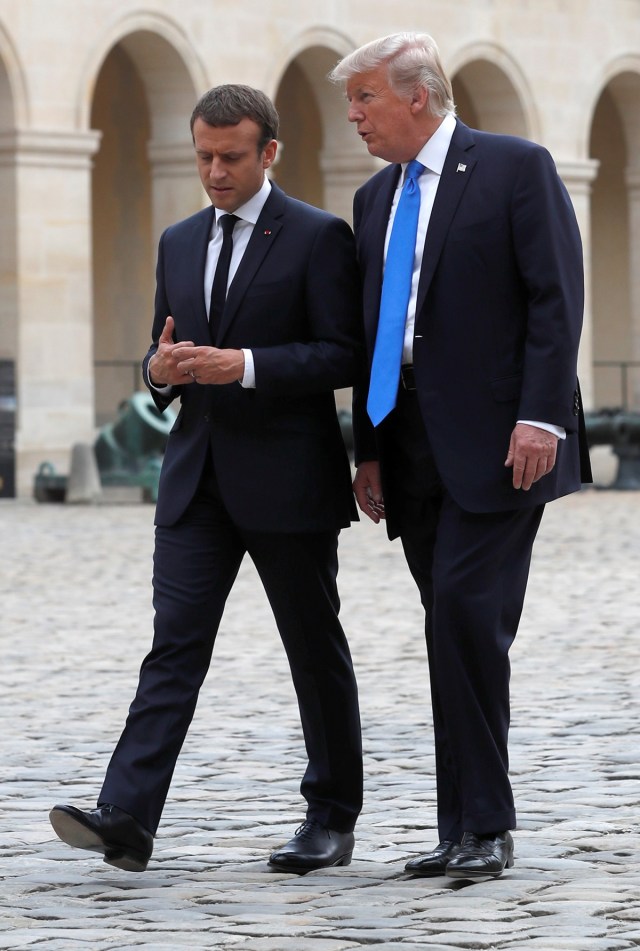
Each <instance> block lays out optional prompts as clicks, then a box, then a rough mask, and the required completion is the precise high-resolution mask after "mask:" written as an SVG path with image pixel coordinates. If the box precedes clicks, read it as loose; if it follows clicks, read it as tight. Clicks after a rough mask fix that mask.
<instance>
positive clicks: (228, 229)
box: [209, 215, 240, 339]
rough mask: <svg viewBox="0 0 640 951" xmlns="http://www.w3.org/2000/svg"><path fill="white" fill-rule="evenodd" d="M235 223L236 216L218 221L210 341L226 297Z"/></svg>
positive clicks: (223, 216)
mask: <svg viewBox="0 0 640 951" xmlns="http://www.w3.org/2000/svg"><path fill="white" fill-rule="evenodd" d="M237 221H240V219H239V218H238V217H237V216H236V215H221V217H220V218H219V219H218V224H219V226H220V227H221V228H222V247H221V249H220V256H219V257H218V263H217V264H216V272H215V274H214V275H213V284H212V285H211V303H210V305H209V327H210V329H211V337H212V339H215V332H216V330H217V328H218V327H219V326H220V318H221V317H222V311H223V310H224V302H225V300H226V297H227V284H228V283H229V265H230V264H231V252H232V251H233V229H234V227H235V225H236V222H237Z"/></svg>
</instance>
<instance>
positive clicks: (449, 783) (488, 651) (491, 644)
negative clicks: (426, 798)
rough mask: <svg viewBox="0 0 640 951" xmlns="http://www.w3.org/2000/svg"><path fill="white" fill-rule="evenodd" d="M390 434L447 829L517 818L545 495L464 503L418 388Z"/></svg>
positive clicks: (455, 835) (483, 829)
mask: <svg viewBox="0 0 640 951" xmlns="http://www.w3.org/2000/svg"><path fill="white" fill-rule="evenodd" d="M388 440H389V458H390V459H391V460H392V466H391V468H390V472H389V480H390V488H389V491H390V493H391V494H392V502H393V504H394V508H395V509H396V510H397V512H398V514H399V518H400V528H401V535H400V537H401V541H402V545H403V548H404V552H405V556H406V559H407V563H408V565H409V569H410V570H411V573H412V575H413V577H414V579H415V581H416V583H417V585H418V588H419V591H420V597H421V600H422V604H423V606H424V609H425V633H426V641H427V654H428V660H429V676H430V685H431V703H432V710H433V726H434V740H435V758H436V779H437V794H438V831H439V837H440V839H441V840H442V839H453V840H455V841H459V840H460V839H461V837H462V834H463V833H464V832H466V831H472V832H477V833H480V834H483V833H489V832H500V831H504V830H506V829H512V828H514V827H515V824H516V814H515V808H514V801H513V793H512V790H511V784H510V781H509V775H508V769H509V757H508V749H507V741H508V732H509V720H510V704H509V679H510V663H509V656H508V655H509V648H510V647H511V644H512V643H513V639H514V638H515V635H516V631H517V629H518V623H519V621H520V615H521V613H522V607H523V603H524V597H525V591H526V585H527V578H528V573H529V566H530V561H531V551H532V547H533V542H534V540H535V537H536V533H537V531H538V527H539V525H540V520H541V518H542V513H543V509H544V506H534V507H532V508H527V509H523V510H517V511H515V510H514V511H507V512H490V513H482V514H476V513H471V512H466V511H464V510H463V509H461V508H460V506H458V505H457V504H456V503H455V501H454V500H453V499H452V498H451V496H450V495H449V494H448V493H447V491H446V489H445V488H444V486H443V485H442V482H441V480H440V477H439V475H438V471H437V468H436V466H435V461H434V459H433V456H432V453H431V449H430V446H429V441H428V436H427V433H426V432H425V428H424V425H423V422H422V417H421V414H420V410H419V407H418V401H417V397H416V395H415V393H411V394H407V393H403V394H401V396H400V398H399V403H398V407H397V409H396V411H395V413H394V415H393V417H392V419H391V420H390V421H389V429H388ZM506 448H507V447H505V455H506ZM461 464H463V463H461Z"/></svg>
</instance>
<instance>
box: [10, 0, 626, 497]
mask: <svg viewBox="0 0 640 951" xmlns="http://www.w3.org/2000/svg"><path fill="white" fill-rule="evenodd" d="M401 29H415V30H424V31H426V32H429V33H431V34H432V35H433V36H434V37H435V38H436V40H437V42H438V44H439V46H440V50H441V54H442V58H443V62H444V65H445V68H446V69H447V70H448V72H449V74H450V75H451V77H452V79H453V86H454V96H455V100H456V104H457V109H458V114H459V115H460V117H461V118H462V119H463V120H464V121H465V122H467V123H468V124H470V125H472V126H474V127H476V128H481V129H485V130H488V131H497V132H506V133H512V134H516V135H522V136H525V137H526V138H529V139H533V140H535V141H537V142H540V143H541V144H543V145H544V146H546V147H547V148H548V149H549V150H550V151H551V153H552V155H553V156H554V158H555V160H556V163H557V166H558V170H559V172H560V175H561V176H562V178H563V180H564V182H565V184H566V186H567V188H568V190H569V193H570V195H571V198H572V200H573V203H574V206H575V209H576V213H577V217H578V221H579V224H580V229H581V232H582V237H583V243H584V254H585V266H586V278H587V304H586V312H585V328H584V333H583V341H582V348H581V355H580V368H579V372H580V377H581V382H582V389H583V396H584V400H585V405H586V406H587V408H594V407H602V406H620V405H622V404H626V405H627V406H628V407H629V408H632V409H638V408H640V367H638V366H634V364H638V363H640V147H638V146H637V145H636V142H638V140H640V0H607V2H606V3H605V2H604V0H458V2H457V3H455V4H454V3H451V2H450V0H421V2H417V0H396V2H394V3H393V4H390V3H379V2H377V0H373V2H372V3H367V4H365V3H362V2H361V0H341V2H340V3H336V2H332V0H328V2H327V3H325V4H323V5H321V7H319V6H318V5H317V4H311V3H308V2H305V0H302V2H300V3H298V4H291V3H289V2H285V0H243V3H241V4H238V5H231V6H229V5H225V6H223V5H222V4H221V3H216V2H215V0H146V2H135V0H0V234H1V241H0V368H5V370H6V373H5V377H4V378H5V380H10V381H11V382H10V383H9V384H6V385H5V389H4V391H3V390H2V389H1V387H0V400H4V404H3V405H4V407H5V409H6V407H7V406H9V405H10V404H11V405H14V406H15V434H14V445H15V456H16V472H17V477H16V488H17V492H18V494H23V495H28V494H30V493H31V490H32V483H33V476H34V473H35V471H36V469H37V467H38V465H39V463H40V462H41V461H43V460H45V459H46V460H48V461H51V462H52V463H53V464H54V465H55V466H56V467H57V468H59V469H60V470H61V471H63V472H64V471H67V470H68V464H69V453H70V449H71V446H72V445H73V444H74V443H77V442H92V441H93V439H94V438H95V434H96V427H99V426H100V425H101V424H102V423H104V422H106V421H107V420H109V419H112V418H113V417H114V416H115V414H116V411H117V407H118V404H119V402H120V401H121V400H122V399H124V398H126V397H127V396H129V395H130V394H131V392H132V391H133V390H134V389H136V388H138V387H139V386H140V385H141V380H140V375H139V369H138V366H139V362H140V359H141V357H142V355H143V354H144V353H145V352H146V350H147V347H148V344H149V332H150V325H151V316H152V305H153V289H154V277H153V270H154V259H155V250H156V244H157V240H158V237H159V235H160V233H161V231H162V230H163V229H164V228H165V227H166V226H167V225H168V224H170V223H171V222H173V221H176V220H178V219H179V218H183V217H186V216H187V215H189V214H191V213H193V212H194V211H196V210H198V209H199V208H201V207H203V204H204V203H205V202H206V200H207V199H206V196H205V195H204V192H203V191H202V188H201V186H200V183H199V180H198V177H197V174H196V170H195V164H194V158H193V150H192V144H191V139H190V134H189V124H188V120H189V116H190V114H191V110H192V108H193V105H194V103H195V100H196V99H197V98H198V96H199V95H200V93H202V92H203V91H204V90H205V89H207V88H209V87H210V86H214V85H217V84H219V83H223V82H243V83H248V84H250V85H253V86H257V87H260V88H261V89H263V90H264V91H265V92H266V93H267V94H269V95H270V96H271V97H272V98H273V99H274V100H275V102H276V104H277V106H278V109H279V112H280V115H281V120H282V127H281V135H280V138H281V141H282V150H281V158H280V161H279V162H278V164H277V165H276V167H275V169H274V178H275V179H276V180H277V181H278V183H279V184H281V185H282V187H283V188H284V189H285V191H287V192H288V193H289V194H291V195H294V196H296V197H299V198H302V199H304V200H307V201H310V202H312V203H314V204H317V205H320V206H323V207H325V208H327V209H329V210H330V211H333V212H335V213H336V214H339V215H341V216H342V217H344V218H346V219H347V220H349V219H350V217H351V201H352V196H353V192H354V190H355V188H356V187H357V186H358V185H359V184H360V183H361V182H363V181H364V180H365V179H366V178H367V177H369V176H370V175H371V174H372V173H373V172H374V171H375V170H376V168H377V167H378V166H377V164H376V160H374V159H372V158H371V157H370V156H369V155H368V154H367V152H366V149H365V147H364V146H363V144H362V143H361V142H360V140H359V139H358V137H357V136H356V134H355V132H354V129H353V128H352V127H351V126H349V124H348V123H347V121H346V105H345V102H344V99H343V96H342V94H341V92H340V90H339V89H336V88H334V87H333V86H331V85H330V84H329V83H328V81H327V79H326V75H327V73H328V72H329V70H330V69H331V67H332V66H333V65H334V64H335V63H336V61H337V60H338V59H339V58H340V57H341V56H343V55H344V54H345V53H347V52H349V51H351V50H352V49H353V48H354V47H356V46H359V45H360V44H362V43H364V42H367V41H368V40H370V39H373V38H375V37H376V36H381V35H383V34H385V33H390V32H393V31H395V30H401ZM638 145H640V142H638ZM7 387H8V388H9V389H13V392H14V395H15V400H14V402H13V403H12V401H11V399H10V398H9V397H8V396H7V395H6V394H7V392H8V389H7ZM2 392H4V393H5V396H2ZM1 491H2V490H1V489H0V492H1Z"/></svg>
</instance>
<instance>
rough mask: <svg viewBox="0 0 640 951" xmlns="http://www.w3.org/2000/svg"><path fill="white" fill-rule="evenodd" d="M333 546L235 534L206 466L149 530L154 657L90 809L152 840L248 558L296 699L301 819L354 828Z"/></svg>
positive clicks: (355, 741)
mask: <svg viewBox="0 0 640 951" xmlns="http://www.w3.org/2000/svg"><path fill="white" fill-rule="evenodd" d="M337 547H338V533H337V532H334V531H332V532H326V533H320V534H317V533H311V534H294V535H291V534H266V533H258V532H245V531H241V530H240V529H238V528H237V526H235V525H234V524H233V523H232V522H231V520H230V519H229V516H228V515H227V513H226V510H225V508H224V506H223V505H222V502H221V501H220V498H219V495H218V490H217V485H216V481H215V477H214V475H213V470H212V467H211V465H207V468H206V470H205V474H204V475H203V478H202V480H201V484H200V489H199V492H198V494H197V496H196V497H195V499H194V500H193V502H192V503H191V505H190V507H189V509H188V510H187V512H186V513H185V515H184V517H183V518H182V519H181V520H180V521H179V522H178V523H177V524H176V525H173V526H171V527H158V528H157V529H156V545H155V555H154V576H153V590H154V601H153V603H154V608H155V622H154V639H153V646H152V649H151V651H150V653H149V654H148V655H147V657H146V658H145V660H144V661H143V664H142V668H141V671H140V680H139V685H138V690H137V693H136V696H135V699H134V701H133V703H132V705H131V708H130V710H129V716H128V718H127V722H126V725H125V728H124V731H123V733H122V736H121V738H120V740H119V742H118V744H117V746H116V749H115V751H114V753H113V756H112V758H111V762H110V764H109V767H108V770H107V774H106V777H105V781H104V785H103V788H102V791H101V793H100V796H99V799H98V802H99V803H104V802H110V803H112V804H114V805H117V806H119V807H120V808H121V809H124V810H125V811H126V812H128V813H129V814H130V815H133V816H134V817H135V818H136V819H138V821H139V822H141V823H142V824H143V825H144V826H145V827H146V828H147V829H149V830H150V831H151V832H153V833H155V831H156V828H157V826H158V823H159V821H160V816H161V814H162V810H163V807H164V803H165V799H166V796H167V793H168V790H169V785H170V782H171V777H172V775H173V771H174V768H175V764H176V760H177V757H178V754H179V752H180V749H181V747H182V744H183V742H184V739H185V736H186V733H187V730H188V728H189V725H190V723H191V720H192V717H193V714H194V711H195V708H196V702H197V699H198V693H199V690H200V687H201V685H202V683H203V681H204V678H205V676H206V673H207V670H208V668H209V664H210V661H211V655H212V651H213V646H214V642H215V638H216V634H217V631H218V627H219V624H220V620H221V618H222V613H223V610H224V605H225V602H226V600H227V597H228V595H229V592H230V591H231V588H232V586H233V583H234V581H235V578H236V576H237V573H238V570H239V568H240V564H241V562H242V558H243V556H244V554H245V552H248V553H249V555H250V557H251V559H252V560H253V562H254V564H255V566H256V569H257V571H258V574H259V576H260V579H261V581H262V584H263V585H264V589H265V591H266V594H267V597H268V599H269V603H270V605H271V608H272V610H273V614H274V617H275V620H276V624H277V626H278V630H279V632H280V636H281V638H282V642H283V644H284V648H285V651H286V653H287V657H288V661H289V665H290V668H291V674H292V678H293V683H294V687H295V690H296V694H297V698H298V705H299V709H300V717H301V722H302V729H303V733H304V740H305V745H306V750H307V756H308V765H307V769H306V772H305V774H304V777H303V779H302V784H301V792H302V795H303V796H304V798H305V799H306V800H307V803H308V809H307V816H308V817H309V818H316V819H318V820H319V821H320V822H322V823H323V824H324V825H327V826H329V827H330V828H332V829H336V830H337V831H342V832H345V831H351V829H353V827H354V825H355V822H356V819H357V817H358V814H359V812H360V809H361V807H362V746H361V736H360V717H359V709H358V696H357V687H356V681H355V676H354V672H353V667H352V663H351V656H350V652H349V647H348V645H347V641H346V638H345V635H344V632H343V630H342V626H341V624H340V621H339V619H338V611H339V607H340V603H339V598H338V591H337V586H336V576H337V571H338V557H337ZM277 689H278V688H277V685H276V684H274V691H277Z"/></svg>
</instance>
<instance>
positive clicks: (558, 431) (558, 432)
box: [518, 419, 567, 439]
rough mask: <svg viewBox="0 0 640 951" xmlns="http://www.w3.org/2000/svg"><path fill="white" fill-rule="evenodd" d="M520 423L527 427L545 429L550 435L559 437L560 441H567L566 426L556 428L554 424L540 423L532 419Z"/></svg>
mask: <svg viewBox="0 0 640 951" xmlns="http://www.w3.org/2000/svg"><path fill="white" fill-rule="evenodd" d="M518 422H519V423H526V425H527V426H536V427H537V428H538V429H544V430H546V432H548V433H552V434H553V435H554V436H557V437H558V439H566V438H567V431H566V429H565V428H564V426H556V425H555V424H554V423H538V422H535V421H534V420H532V419H519V420H518Z"/></svg>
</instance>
